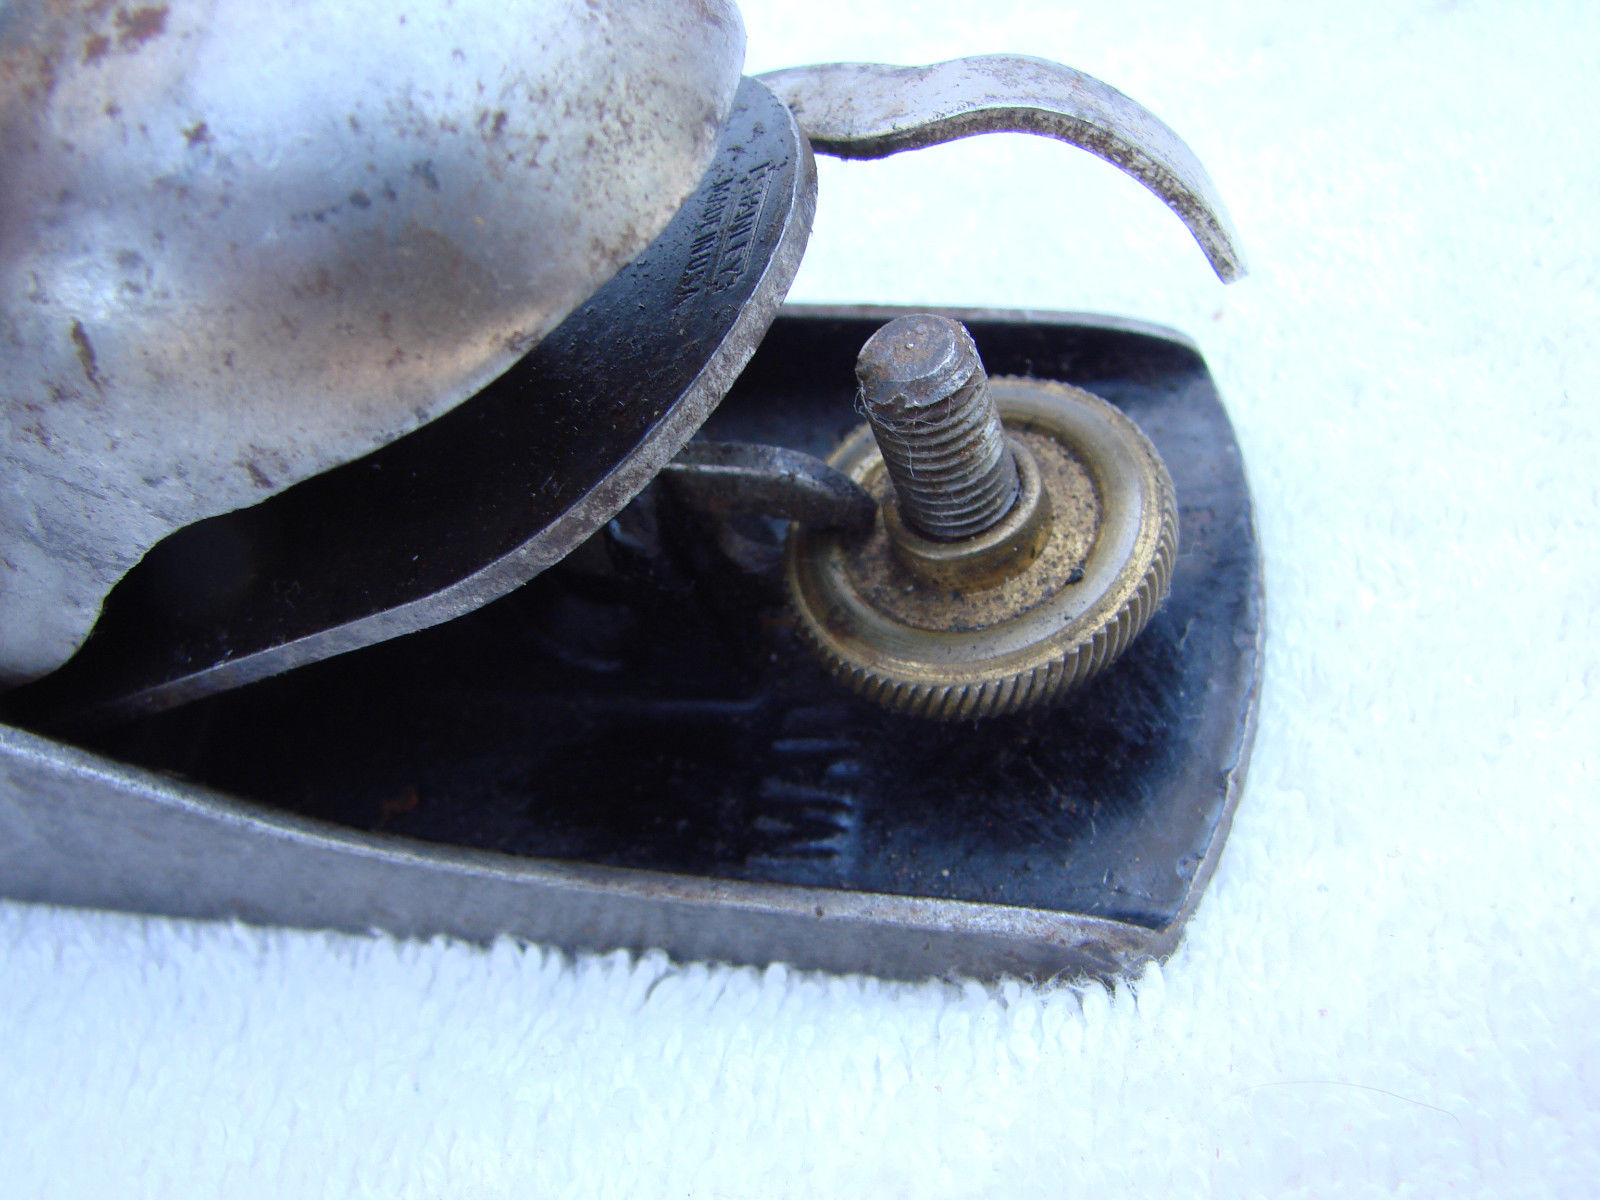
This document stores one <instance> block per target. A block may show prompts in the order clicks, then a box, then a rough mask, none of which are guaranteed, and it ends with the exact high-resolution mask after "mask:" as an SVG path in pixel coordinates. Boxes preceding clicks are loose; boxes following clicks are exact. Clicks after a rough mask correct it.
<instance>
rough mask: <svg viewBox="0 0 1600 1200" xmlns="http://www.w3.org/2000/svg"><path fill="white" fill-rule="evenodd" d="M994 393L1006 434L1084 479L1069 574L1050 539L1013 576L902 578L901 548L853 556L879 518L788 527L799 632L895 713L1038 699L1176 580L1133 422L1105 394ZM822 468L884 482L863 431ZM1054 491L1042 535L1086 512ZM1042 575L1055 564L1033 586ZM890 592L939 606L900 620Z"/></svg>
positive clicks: (1054, 389)
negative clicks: (978, 581) (1084, 498)
mask: <svg viewBox="0 0 1600 1200" xmlns="http://www.w3.org/2000/svg"><path fill="white" fill-rule="evenodd" d="M990 389H991V393H992V395H993V396H994V400H995V403H996V405H997V406H998V407H999V410H1000V416H1001V419H1002V420H1003V421H1004V422H1005V425H1006V428H1007V431H1008V432H1009V433H1010V434H1012V435H1013V436H1017V435H1031V436H1032V437H1038V436H1040V435H1043V436H1044V437H1047V438H1049V439H1051V441H1053V442H1054V443H1056V444H1057V445H1058V446H1059V447H1060V448H1061V449H1062V450H1064V451H1065V452H1066V453H1068V454H1070V455H1071V457H1072V458H1073V459H1074V460H1076V462H1077V463H1078V464H1079V465H1081V466H1082V468H1083V469H1084V471H1085V472H1086V473H1087V475H1088V477H1089V479H1090V480H1091V481H1092V483H1093V489H1094V500H1095V503H1094V504H1093V505H1090V506H1088V511H1092V513H1093V517H1092V520H1093V521H1094V524H1095V527H1094V528H1093V530H1092V531H1089V532H1090V536H1089V537H1088V539H1087V547H1088V548H1087V552H1086V553H1085V554H1084V555H1083V557H1082V559H1081V562H1080V563H1078V564H1077V565H1075V566H1073V568H1072V569H1071V570H1070V572H1068V571H1065V570H1064V567H1063V556H1062V555H1060V554H1059V553H1057V554H1052V553H1051V552H1050V548H1049V547H1047V548H1046V550H1045V552H1044V553H1041V554H1040V555H1039V556H1038V558H1037V559H1036V560H1035V561H1033V562H1032V563H1030V564H1028V565H1027V566H1026V567H1025V568H1024V570H1023V572H1022V573H1021V574H1020V575H1018V576H1015V577H1013V578H1011V579H1009V580H1007V581H1005V582H1002V583H1000V584H998V585H996V586H991V587H983V588H979V587H968V588H967V589H966V590H965V591H958V592H952V591H950V590H948V589H941V588H937V587H934V586H932V585H929V584H928V583H926V582H925V581H924V580H919V579H918V578H917V577H916V576H913V575H911V574H910V573H909V572H907V571H905V570H904V567H903V565H902V564H901V562H900V560H899V558H898V557H897V556H896V555H893V554H879V555H870V554H864V553H863V552H862V551H863V548H864V543H863V542H862V541H861V538H862V537H865V538H867V539H873V538H879V539H887V537H888V531H887V529H886V528H885V525H884V519H883V514H882V512H880V515H879V520H878V522H877V523H876V526H875V528H874V529H873V530H872V531H871V532H870V533H868V534H866V535H849V534H842V533H837V532H830V531H824V530H817V529H805V528H802V527H800V526H794V527H792V528H791V530H790V534H789V542H788V548H787V576H788V586H789V594H790V599H791V602H792V606H793V608H794V611H795V614H796V617H797V625H798V628H799V630H800V633H801V634H802V636H803V637H804V638H805V639H806V641H807V642H809V643H810V644H811V646H812V648H813V649H814V650H815V651H816V652H817V654H818V655H819V656H820V657H821V659H822V661H823V662H824V663H825V664H826V665H827V666H828V668H829V670H830V671H831V672H832V673H833V675H834V676H835V677H836V678H837V679H839V680H840V681H841V682H842V683H844V684H845V685H846V686H848V687H850V688H851V689H852V690H854V691H855V692H857V693H858V694H860V695H862V696H864V697H866V698H867V699H869V700H872V701H874V702H876V703H878V704H881V705H883V706H885V707H887V708H890V709H893V710H896V711H900V712H905V713H910V714H915V715H919V716H925V717H932V718H937V719H943V720H954V719H960V718H966V717H982V716H989V715H994V714H998V713H1006V712H1015V711H1019V710H1022V709H1025V708H1031V707H1036V706H1040V705H1043V704H1046V703H1048V702H1050V701H1052V700H1054V699H1056V698H1057V697H1059V696H1061V695H1062V694H1064V693H1065V692H1066V691H1068V690H1069V689H1071V688H1073V687H1075V686H1077V685H1079V684H1081V683H1083V682H1085V681H1086V680H1088V679H1089V678H1091V677H1092V676H1093V675H1095V674H1096V673H1098V672H1099V671H1101V670H1103V669H1104V668H1105V667H1106V666H1107V665H1109V664H1110V663H1111V662H1112V661H1114V660H1115V659H1116V658H1117V656H1118V655H1120V654H1121V653H1122V651H1123V650H1125V649H1126V648H1127V646H1128V644H1129V643H1130V642H1131V641H1132V640H1133V638H1134V637H1135V636H1136V635H1137V634H1138V633H1139V632H1140V631H1141V630H1142V629H1143V628H1144V627H1145V625H1146V624H1147V623H1148V621H1149V619H1150V617H1151V616H1152V614H1153V613H1154V612H1155V610H1156V609H1157V608H1158V607H1159V606H1160V604H1161V601H1162V600H1164V599H1165V598H1166V594H1167V589H1168V586H1169V584H1170V582H1171V577H1172V569H1173V565H1174V563H1175V561H1176V558H1177V547H1178V513H1177V504H1176V499H1175V496H1174V494H1173V489H1172V480H1171V478H1170V476H1169V475H1168V474H1167V470H1166V467H1165V465H1164V464H1163V463H1162V462H1161V458H1160V455H1159V454H1158V453H1157V452H1156V449H1155V447H1154V446H1152V445H1151V444H1150V441H1149V439H1148V438H1146V437H1145V436H1144V434H1143V433H1142V432H1141V431H1140V430H1139V428H1138V427H1137V426H1136V425H1135V424H1134V423H1133V422H1132V421H1131V420H1130V419H1129V418H1128V417H1126V416H1125V415H1124V414H1123V413H1121V412H1120V411H1118V410H1117V409H1116V408H1114V407H1112V406H1111V405H1109V404H1107V403H1106V402H1105V401H1104V400H1101V399H1100V398H1099V397H1097V396H1094V395H1092V394H1090V393H1089V392H1086V391H1084V390H1083V389H1081V388H1075V387H1071V386H1069V385H1066V384H1060V383H1053V382H1049V381H1044V380H1033V379H1017V378H996V379H994V380H992V381H991V383H990ZM829 463H830V465H832V466H833V467H835V468H836V469H838V470H840V471H843V472H844V473H845V474H846V475H848V476H850V477H851V478H852V479H854V480H855V481H856V482H857V483H860V484H862V485H863V486H868V485H869V484H878V485H879V486H880V487H881V480H880V476H881V473H882V471H883V460H882V457H881V456H880V455H879V453H878V451H877V447H876V443H875V442H874V441H873V439H872V436H871V432H870V430H869V429H868V428H867V427H866V426H862V427H861V428H859V429H858V430H856V431H855V432H854V433H852V434H851V435H849V436H848V437H847V438H846V439H845V440H844V442H843V443H841V445H840V446H839V448H838V449H837V450H836V451H835V452H834V454H833V455H832V456H831V457H830V459H829ZM869 490H870V489H869ZM1049 500H1050V507H1051V512H1052V520H1053V521H1054V522H1057V524H1056V525H1055V526H1053V528H1052V531H1051V535H1050V540H1051V541H1054V539H1056V538H1061V537H1070V536H1072V535H1073V534H1074V532H1075V531H1073V530H1071V529H1066V528H1063V527H1062V526H1061V525H1060V524H1059V522H1060V521H1062V520H1063V519H1070V516H1068V517H1067V518H1063V514H1072V513H1074V512H1078V513H1080V514H1081V513H1082V512H1084V511H1086V510H1085V506H1084V505H1082V504H1081V503H1074V502H1073V498H1072V497H1069V496H1068V497H1063V496H1057V495H1051V496H1050V497H1049ZM1083 532H1085V531H1082V530H1078V531H1076V533H1077V534H1078V535H1079V536H1080V537H1081V535H1082V533H1083ZM869 548H870V547H869ZM1046 570H1049V571H1053V572H1056V574H1055V575H1053V576H1051V577H1049V578H1045V579H1042V580H1041V579H1040V578H1039V577H1038V573H1039V572H1042V571H1046ZM1030 573H1031V574H1030ZM885 588H900V589H903V590H904V589H912V588H921V589H924V591H925V593H926V594H925V596H922V595H919V596H918V597H917V598H918V599H924V598H925V599H926V601H927V604H926V605H925V607H924V609H923V610H921V611H922V612H924V613H933V614H943V615H942V616H941V617H940V619H938V620H929V619H927V617H926V616H923V617H921V618H919V620H918V621H917V623H916V624H911V623H910V622H908V621H907V620H905V619H903V617H902V616H900V615H897V614H896V613H894V612H891V611H887V610H888V609H889V608H890V607H892V606H889V605H883V604H877V603H874V602H873V600H872V598H871V597H872V595H873V594H875V593H876V594H883V589H885ZM1024 595H1027V596H1029V597H1030V600H1029V601H1028V602H1027V603H1026V604H1024V603H1023V602H1022V601H1021V599H1020V598H1021V597H1022V596H1024ZM1012 597H1017V598H1018V599H1016V600H1015V601H1013V600H1012V599H1011V598H1012Z"/></svg>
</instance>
